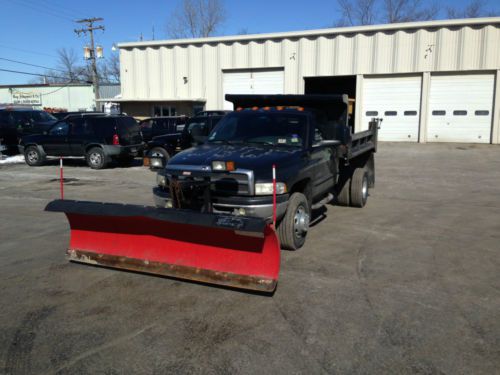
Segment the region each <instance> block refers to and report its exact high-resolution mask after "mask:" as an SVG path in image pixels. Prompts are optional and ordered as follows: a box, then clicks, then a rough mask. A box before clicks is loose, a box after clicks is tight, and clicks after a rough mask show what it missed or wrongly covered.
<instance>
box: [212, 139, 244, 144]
mask: <svg viewBox="0 0 500 375" xmlns="http://www.w3.org/2000/svg"><path fill="white" fill-rule="evenodd" d="M208 143H223V144H225V145H235V144H241V143H242V142H240V141H230V140H228V139H214V140H213V141H208Z"/></svg>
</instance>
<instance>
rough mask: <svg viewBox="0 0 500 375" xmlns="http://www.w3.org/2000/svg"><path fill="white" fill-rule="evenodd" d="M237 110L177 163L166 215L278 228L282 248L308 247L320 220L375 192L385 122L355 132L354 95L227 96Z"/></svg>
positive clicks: (162, 201)
mask: <svg viewBox="0 0 500 375" xmlns="http://www.w3.org/2000/svg"><path fill="white" fill-rule="evenodd" d="M226 100H228V101H230V102H232V103H233V104H234V108H235V109H236V110H235V111H234V112H232V113H229V114H227V115H226V116H225V117H224V118H223V119H222V120H221V121H220V122H219V123H218V125H217V126H216V127H215V128H214V129H213V130H212V132H211V133H210V135H209V136H208V139H207V140H206V142H205V143H203V144H201V145H198V146H196V147H193V148H190V149H187V150H184V151H182V152H180V153H179V154H177V155H175V156H174V157H172V158H171V159H170V160H169V162H168V164H167V165H166V167H165V168H164V169H162V170H160V171H159V172H158V175H157V185H158V186H156V187H155V188H154V189H153V194H154V198H155V204H156V206H158V207H174V208H183V209H187V210H194V211H198V212H212V213H221V214H232V215H237V216H250V217H260V218H264V219H266V220H269V221H272V220H273V189H274V187H273V166H275V168H276V169H275V170H276V180H275V181H276V184H275V189H276V219H277V221H276V226H277V232H278V235H279V239H280V242H281V247H282V248H284V249H290V250H295V249H298V248H300V247H301V246H302V245H303V244H304V242H305V238H306V235H307V232H308V229H309V224H310V221H311V216H312V212H313V210H315V209H318V208H320V207H321V206H323V205H325V204H327V203H329V202H335V203H337V204H340V205H346V206H353V207H363V206H364V205H365V203H366V201H367V199H368V189H369V188H372V187H374V185H375V163H374V154H375V152H376V150H377V133H378V125H379V121H378V120H377V119H374V120H372V121H371V122H370V124H369V129H368V130H366V131H362V132H358V133H352V131H351V129H350V127H349V126H348V98H347V95H226Z"/></svg>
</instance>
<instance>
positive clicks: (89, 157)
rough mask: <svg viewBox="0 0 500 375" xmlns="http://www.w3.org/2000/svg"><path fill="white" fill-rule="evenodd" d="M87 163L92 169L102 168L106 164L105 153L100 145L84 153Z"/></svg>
mask: <svg viewBox="0 0 500 375" xmlns="http://www.w3.org/2000/svg"><path fill="white" fill-rule="evenodd" d="M85 160H86V161H87V165H88V166H89V167H90V168H92V169H103V168H105V167H106V165H107V160H106V155H104V151H103V149H102V148H100V147H93V148H91V149H90V150H88V151H87V154H86V155H85Z"/></svg>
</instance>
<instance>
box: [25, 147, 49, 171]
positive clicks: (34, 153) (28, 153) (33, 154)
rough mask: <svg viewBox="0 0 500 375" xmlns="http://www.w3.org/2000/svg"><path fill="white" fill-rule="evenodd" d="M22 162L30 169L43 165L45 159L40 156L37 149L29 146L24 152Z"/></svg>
mask: <svg viewBox="0 0 500 375" xmlns="http://www.w3.org/2000/svg"><path fill="white" fill-rule="evenodd" d="M24 160H25V161H26V164H28V165H29V166H30V167H37V166H39V165H42V164H43V162H44V161H45V157H44V156H43V155H42V153H41V152H40V150H39V149H38V147H36V146H29V147H27V148H26V150H24Z"/></svg>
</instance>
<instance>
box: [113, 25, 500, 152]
mask: <svg viewBox="0 0 500 375" xmlns="http://www.w3.org/2000/svg"><path fill="white" fill-rule="evenodd" d="M119 48H120V64H121V85H122V86H121V94H122V97H121V98H120V99H119V102H120V103H121V106H122V110H123V111H124V112H127V113H128V114H131V115H135V116H154V115H173V114H187V115H189V114H191V113H193V112H196V111H197V110H200V109H202V108H204V109H232V105H231V103H228V102H225V100H224V95H225V94H228V93H231V94H249V93H254V94H271V93H273V94H274V93H280V94H283V93H284V94H302V93H336V94H339V93H347V94H348V95H349V97H350V98H352V99H354V100H355V108H354V111H353V116H354V119H353V122H354V127H355V129H356V130H363V129H366V128H367V125H368V121H369V119H370V118H372V117H380V118H383V124H382V127H381V130H380V139H381V140H386V141H409V142H467V143H469V142H471V143H500V85H499V80H500V18H478V19H463V20H446V21H429V22H414V23H402V24H388V25H377V26H362V27H347V28H333V29H323V30H309V31H303V32H286V33H273V34H257V35H237V36H224V37H212V38H203V39H183V40H163V41H143V42H133V43H121V44H119Z"/></svg>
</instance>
